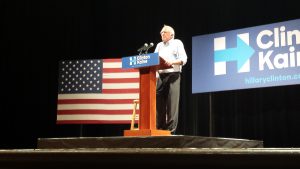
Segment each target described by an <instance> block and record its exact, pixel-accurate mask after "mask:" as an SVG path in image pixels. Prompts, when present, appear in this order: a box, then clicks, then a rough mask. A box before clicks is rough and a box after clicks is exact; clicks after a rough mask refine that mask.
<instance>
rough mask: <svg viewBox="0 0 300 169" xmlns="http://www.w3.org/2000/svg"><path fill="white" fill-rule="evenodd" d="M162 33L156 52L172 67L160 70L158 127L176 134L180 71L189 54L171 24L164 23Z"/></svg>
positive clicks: (157, 109) (157, 111) (157, 95)
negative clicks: (176, 37)
mask: <svg viewBox="0 0 300 169" xmlns="http://www.w3.org/2000/svg"><path fill="white" fill-rule="evenodd" d="M160 35H161V39H162V42H160V43H158V44H157V45H156V48H155V52H158V54H159V56H160V57H162V58H163V59H164V60H165V61H166V64H167V65H169V66H171V67H172V68H169V69H163V70H158V74H159V77H158V79H157V86H156V127H157V129H162V130H170V131H171V133H172V134H175V131H176V128H177V124H178V113H179V98H180V77H181V75H180V73H181V68H182V66H183V65H185V64H186V62H187V55H186V52H185V49H184V45H183V43H182V41H181V40H179V39H174V38H175V31H174V29H173V28H172V27H171V26H168V25H164V26H163V28H162V30H161V32H160Z"/></svg>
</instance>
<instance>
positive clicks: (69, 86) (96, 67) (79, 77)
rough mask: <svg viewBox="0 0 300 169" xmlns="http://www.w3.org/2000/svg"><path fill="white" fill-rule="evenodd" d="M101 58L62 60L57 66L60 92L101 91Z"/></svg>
mask: <svg viewBox="0 0 300 169" xmlns="http://www.w3.org/2000/svg"><path fill="white" fill-rule="evenodd" d="M101 69H102V62H101V60H70V61H62V62H60V66H59V73H60V74H59V89H58V92H59V93H60V94H67V93H101V90H102V83H101V79H102V73H101Z"/></svg>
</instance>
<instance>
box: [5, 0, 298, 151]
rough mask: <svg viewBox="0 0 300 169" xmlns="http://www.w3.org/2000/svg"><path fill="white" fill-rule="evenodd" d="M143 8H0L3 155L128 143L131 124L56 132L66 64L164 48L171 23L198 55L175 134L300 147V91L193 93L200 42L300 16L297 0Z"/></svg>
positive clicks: (109, 3)
mask: <svg viewBox="0 0 300 169" xmlns="http://www.w3.org/2000/svg"><path fill="white" fill-rule="evenodd" d="M139 2H140V1H129V0H128V1H115V0H101V1H98V0H84V1H80V0H72V1H61V0H59V1H58V0H45V1H33V0H28V1H16V0H4V1H1V2H0V7H1V10H0V12H1V16H0V18H1V27H0V31H1V35H0V36H1V38H0V41H1V44H2V45H1V48H0V49H1V50H0V52H1V58H0V59H1V62H0V65H1V67H0V68H1V86H2V92H1V96H2V100H3V101H1V102H0V112H1V119H2V122H1V123H0V130H1V135H2V136H1V140H0V148H34V147H35V146H36V142H37V138H52V137H78V136H82V137H102V136H104V137H107V136H122V134H123V130H125V129H129V127H130V126H129V124H128V125H56V100H57V77H58V61H59V60H62V59H91V58H92V59H97V58H120V57H123V56H129V55H134V54H137V52H136V49H137V48H138V47H140V46H141V45H142V44H144V43H145V42H148V43H149V42H154V43H158V42H159V41H160V35H159V32H160V29H161V27H162V26H163V24H168V25H171V26H173V27H174V28H175V32H176V38H178V39H181V40H182V41H183V43H184V45H185V48H186V51H187V53H188V56H189V59H188V63H187V65H186V66H185V67H184V71H183V73H182V83H181V100H180V117H179V118H180V120H179V126H178V131H177V133H176V134H178V135H194V136H212V137H230V138H241V139H257V140H263V141H264V144H265V147H298V146H300V140H299V137H297V134H298V133H299V132H300V125H299V117H300V104H299V99H298V98H297V96H299V95H300V92H299V91H300V86H299V85H295V86H282V87H270V88H261V89H248V90H237V91H226V92H216V93H204V94H192V93H191V81H192V79H191V73H192V72H191V71H192V68H191V65H192V64H191V63H192V36H196V35H204V34H210V33H216V32H222V31H228V30H234V29H240V28H247V27H251V26H258V25H262V24H270V23H274V22H281V21H286V20H291V19H297V18H299V17H300V12H299V9H298V6H297V5H295V4H294V3H295V1H291V0H287V1H284V2H281V3H275V2H273V1H260V0H254V1H241V2H239V1H222V0H211V1H207V2H205V3H204V2H202V1H178V2H175V1H174V2H170V3H167V2H164V1H151V2H150V1H148V4H144V5H141V3H139ZM245 6H247V8H245ZM21 140H22V141H21Z"/></svg>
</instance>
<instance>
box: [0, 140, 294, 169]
mask: <svg viewBox="0 0 300 169" xmlns="http://www.w3.org/2000/svg"><path fill="white" fill-rule="evenodd" d="M299 161H300V149H298V148H263V142H262V141H258V140H245V139H232V138H216V137H199V136H152V137H79V138H40V139H38V145H37V148H36V149H18V150H0V169H2V168H5V169H21V168H22V169H23V168H32V169H41V168H42V169H60V168H64V169H68V168H72V169H79V168H80V169H89V168H109V169H116V168H118V169H120V168H130V169H150V168H151V169H160V168H162V169H168V168H172V169H237V168H241V169H244V168H251V169H254V168H255V169H260V168H264V169H266V168H282V169H289V168H300V162H299Z"/></svg>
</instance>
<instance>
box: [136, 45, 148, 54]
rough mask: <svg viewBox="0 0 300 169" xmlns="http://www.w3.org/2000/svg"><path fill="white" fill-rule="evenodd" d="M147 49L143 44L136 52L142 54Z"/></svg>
mask: <svg viewBox="0 0 300 169" xmlns="http://www.w3.org/2000/svg"><path fill="white" fill-rule="evenodd" d="M147 47H148V44H147V43H145V44H144V45H143V46H142V47H140V48H139V49H138V50H137V51H138V52H142V51H144V50H145V49H146V48H147Z"/></svg>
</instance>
